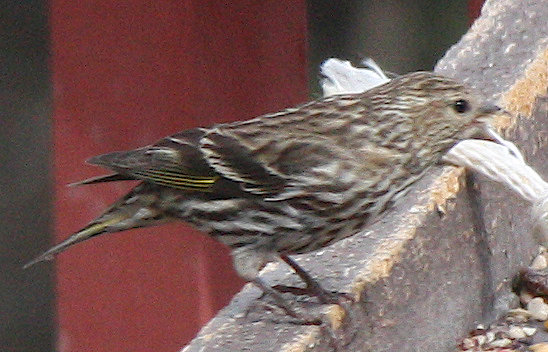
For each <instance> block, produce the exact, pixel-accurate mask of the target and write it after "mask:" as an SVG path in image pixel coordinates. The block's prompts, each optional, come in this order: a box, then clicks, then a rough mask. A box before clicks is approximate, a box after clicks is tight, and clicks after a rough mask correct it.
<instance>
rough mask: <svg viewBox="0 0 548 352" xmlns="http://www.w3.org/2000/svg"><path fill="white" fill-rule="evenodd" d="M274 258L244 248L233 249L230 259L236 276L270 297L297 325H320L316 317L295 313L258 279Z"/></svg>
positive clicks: (273, 290)
mask: <svg viewBox="0 0 548 352" xmlns="http://www.w3.org/2000/svg"><path fill="white" fill-rule="evenodd" d="M273 258H276V256H275V254H273V253H272V252H263V251H257V250H250V249H248V248H246V247H241V248H237V249H234V250H233V251H232V259H233V261H234V268H235V269H236V271H237V272H238V274H239V275H240V276H241V277H242V278H243V279H244V280H247V281H249V282H252V283H253V284H254V285H255V286H257V287H259V288H260V289H261V290H262V291H263V292H264V293H265V294H266V295H267V296H270V297H271V298H272V299H273V300H274V302H275V305H276V306H277V307H279V308H280V309H282V310H283V311H284V312H285V313H286V314H287V315H289V316H290V317H293V318H295V319H297V320H298V323H299V324H303V325H321V324H323V322H322V320H321V319H320V318H318V317H309V316H306V315H305V314H303V313H300V312H297V311H296V310H295V309H294V308H293V307H292V306H291V305H290V304H289V303H288V302H287V300H286V299H285V298H284V297H283V296H282V295H281V293H280V292H278V291H276V290H275V289H273V288H272V287H271V286H269V285H268V284H267V283H266V282H264V281H263V280H262V279H261V278H260V277H259V272H260V270H261V269H262V268H263V267H264V266H265V265H266V263H268V262H270V261H272V259H273Z"/></svg>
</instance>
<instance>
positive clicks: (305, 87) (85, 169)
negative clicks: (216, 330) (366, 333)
mask: <svg viewBox="0 0 548 352" xmlns="http://www.w3.org/2000/svg"><path fill="white" fill-rule="evenodd" d="M481 4H482V0H469V1H467V0H454V1H434V0H431V1H426V0H418V1H392V0H387V1H364V0H362V1H350V0H349V1H327V0H325V1H318V0H310V1H303V0H278V1H251V0H235V1H230V2H228V1H213V0H180V1H171V0H157V1H154V2H151V1H147V0H126V1H115V2H114V1H110V0H81V1H69V0H51V1H39V0H25V1H5V0H1V1H0V123H1V126H2V128H0V147H1V150H2V152H1V153H0V160H1V164H0V165H1V166H2V167H1V168H0V182H1V186H0V195H1V199H2V203H1V207H2V211H1V212H0V228H1V229H2V232H1V235H0V265H1V270H0V319H1V320H0V321H1V322H0V351H6V352H9V351H25V352H29V351H60V352H69V351H70V352H72V351H105V352H106V351H135V352H139V351H162V352H163V351H179V350H180V349H181V348H182V347H183V346H184V345H185V344H186V343H188V342H189V341H190V339H192V337H193V336H194V335H195V334H196V333H197V332H198V330H199V329H200V327H201V326H202V325H203V324H205V323H206V322H207V321H208V320H209V319H211V317H212V316H214V315H215V313H216V311H217V310H218V309H220V308H222V307H223V306H225V305H226V304H227V303H228V302H229V301H230V298H231V297H232V295H233V294H234V293H236V292H237V291H238V290H239V289H240V287H241V285H242V284H243V282H242V280H240V279H239V278H238V277H237V276H236V275H235V273H234V272H233V269H232V266H231V265H232V264H231V260H230V258H229V256H228V253H227V250H226V249H225V248H224V247H222V246H221V245H219V244H217V243H215V242H213V241H212V240H210V239H208V238H207V237H206V236H204V235H201V234H199V233H197V232H196V231H194V230H192V229H191V228H190V227H189V226H187V225H185V224H173V225H167V226H162V227H157V228H148V229H141V230H133V231H128V232H125V233H120V234H113V235H105V236H102V237H99V238H98V239H95V240H92V241H89V242H86V243H84V244H81V245H78V246H76V247H74V248H73V249H71V250H69V251H68V252H66V253H63V254H61V255H60V256H59V258H58V259H57V260H56V261H55V262H50V263H41V264H39V265H36V266H34V267H31V268H30V269H27V270H22V266H23V264H24V263H25V262H27V261H29V260H30V259H32V258H33V257H34V256H36V255H38V254H39V253H40V252H42V251H43V250H45V249H47V248H48V246H49V245H51V244H52V243H53V242H57V241H60V240H62V239H63V238H65V237H66V236H68V235H69V234H70V233H72V232H74V231H76V230H78V229H79V228H81V227H83V226H84V225H85V224H86V223H87V222H89V221H90V220H91V219H92V218H93V217H94V216H96V215H98V214H99V213H100V212H101V210H103V209H104V208H105V207H106V206H108V204H109V203H111V202H113V201H114V200H115V199H116V198H117V197H119V196H121V195H123V194H124V192H126V191H127V190H129V189H130V188H131V187H132V186H134V184H132V183H131V182H121V183H118V184H108V185H107V184H104V185H93V186H87V187H78V188H67V187H66V186H65V185H66V184H68V183H71V182H75V181H78V180H81V179H83V178H87V177H91V176H95V175H98V174H100V173H101V172H102V171H101V170H98V169H96V168H93V167H90V166H87V165H85V164H84V163H83V162H84V160H85V159H87V158H89V157H91V156H93V155H96V154H100V153H105V152H109V151H113V150H121V149H129V148H135V147H139V146H142V145H146V144H150V143H152V142H154V141H155V140H157V139H159V138H161V137H163V136H165V135H168V134H171V133H175V132H177V131H179V130H183V129H186V128H191V127H195V126H200V125H210V124H213V123H220V122H228V121H235V120H242V119H248V118H251V117H254V116H257V115H259V114H263V113H268V112H275V111H277V110H280V109H283V108H285V107H289V106H291V105H295V104H298V103H302V102H305V101H307V100H308V99H310V97H318V96H319V94H320V93H319V92H320V91H319V86H318V84H317V82H318V66H319V64H320V63H321V62H322V61H323V60H325V59H327V58H329V57H339V58H344V59H349V60H352V61H354V62H359V61H360V60H361V59H363V58H364V57H366V56H369V57H372V58H373V59H375V60H376V61H377V63H378V64H379V65H380V66H381V67H382V68H384V69H385V70H388V71H391V72H394V73H405V72H409V71H415V70H430V69H432V67H433V65H434V63H435V62H436V61H437V60H438V59H439V58H441V57H442V55H443V54H444V52H445V51H446V50H447V49H448V48H449V47H450V46H451V45H452V44H453V43H455V42H457V41H458V40H459V38H460V37H461V36H462V34H464V33H465V32H466V30H467V28H468V26H469V25H470V23H471V22H472V21H473V19H474V18H475V17H476V16H477V15H478V14H479V10H480V8H481Z"/></svg>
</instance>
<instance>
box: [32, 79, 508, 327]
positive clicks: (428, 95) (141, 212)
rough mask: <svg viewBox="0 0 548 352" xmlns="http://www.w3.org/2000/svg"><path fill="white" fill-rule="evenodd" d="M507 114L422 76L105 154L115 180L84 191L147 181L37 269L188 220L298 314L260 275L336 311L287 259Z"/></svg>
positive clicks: (324, 242) (369, 215)
mask: <svg viewBox="0 0 548 352" xmlns="http://www.w3.org/2000/svg"><path fill="white" fill-rule="evenodd" d="M498 110H499V108H497V107H496V106H493V105H486V104H483V102H481V101H479V100H478V98H477V96H476V95H474V93H473V92H472V91H471V90H469V89H468V88H467V87H465V86H464V85H462V84H460V83H458V82H456V81H454V80H453V79H450V78H445V77H442V76H438V75H435V74H433V73H429V72H416V73H411V74H407V75H404V76H401V77H398V78H395V79H393V80H392V81H390V82H388V83H386V84H383V85H381V86H379V87H376V88H373V89H371V90H368V91H366V92H364V93H360V94H347V95H338V96H332V97H327V98H323V99H319V100H316V101H312V102H310V103H308V104H304V105H301V106H299V107H296V108H292V109H287V110H285V111H282V112H279V113H276V114H270V115H264V116H260V117H257V118H255V119H252V120H249V121H243V122H236V123H230V124H220V125H216V126H213V127H210V128H196V129H191V130H187V131H183V132H180V133H178V134H175V135H173V136H170V137H166V138H164V139H162V140H160V141H159V142H158V143H156V144H154V145H150V146H147V147H143V148H139V149H136V150H130V151H124V152H114V153H109V154H105V155H100V156H97V157H94V158H92V159H91V160H90V161H89V162H90V163H91V164H94V165H99V166H104V167H106V168H109V169H111V170H113V171H114V173H113V174H110V175H107V176H101V177H97V178H94V179H90V180H85V181H82V182H81V183H80V184H92V183H99V182H110V181H121V180H141V181H142V182H141V183H140V184H139V185H138V186H136V187H135V188H134V189H133V190H131V191H130V192H129V193H128V194H127V195H126V196H124V197H122V198H121V199H120V200H118V201H117V202H116V203H115V204H113V205H112V206H111V207H110V208H109V209H108V210H106V211H105V212H104V213H103V214H102V215H101V216H99V217H98V218H97V219H95V220H94V221H92V222H91V223H90V224H89V225H88V226H86V227H85V228H83V229H82V230H80V231H79V232H77V233H75V234H73V235H72V236H71V237H69V238H68V239H66V240H65V241H63V242H62V243H60V244H58V245H56V246H54V247H52V248H51V249H49V250H48V251H46V252H45V253H44V254H42V255H40V256H39V257H37V258H36V259H34V260H33V261H31V262H30V263H28V264H27V266H30V265H32V264H35V263H37V262H40V261H43V260H47V259H51V258H52V257H53V256H54V255H55V254H57V253H59V252H61V251H63V250H65V249H66V248H68V247H70V246H72V245H73V244H76V243H78V242H82V241H84V240H87V239H89V238H91V237H94V236H97V235H100V234H103V233H110V232H117V231H123V230H127V229H131V228H136V227H143V226H149V225H156V224H158V223H162V222H167V221H173V220H183V221H187V222H189V223H191V224H193V225H195V226H196V227H197V228H198V229H200V230H202V231H204V232H206V233H208V234H209V235H211V236H213V237H214V238H216V239H217V240H219V241H220V242H222V243H224V244H226V245H227V246H229V247H230V248H231V250H232V256H233V260H234V266H235V268H236V270H237V272H238V273H239V274H240V275H241V276H242V277H243V278H244V279H246V280H248V281H251V282H253V283H255V284H256V285H258V286H259V287H261V288H262V289H263V290H264V291H265V292H267V293H270V294H272V295H273V297H274V298H275V299H276V302H277V304H278V305H280V306H281V307H282V308H283V309H285V310H286V311H287V312H288V313H289V314H291V315H294V316H295V315H296V314H295V313H294V312H293V311H292V309H291V308H290V307H289V306H288V305H287V304H286V303H285V302H284V301H283V299H282V298H281V296H280V295H279V293H278V292H277V291H276V290H274V289H273V288H272V287H270V286H269V285H267V284H266V283H265V282H263V281H262V280H261V279H260V278H259V277H257V275H258V272H259V271H260V269H261V268H262V267H264V265H265V264H266V263H268V262H270V261H274V260H277V259H279V258H281V259H282V260H284V261H285V262H286V263H287V264H289V265H290V266H291V267H292V268H293V269H294V270H295V271H296V272H297V274H299V276H300V277H301V278H302V279H303V281H304V282H305V283H306V284H307V288H308V289H309V290H310V291H311V293H312V294H314V295H315V296H317V297H318V298H319V299H320V301H321V302H324V303H326V302H329V301H330V295H329V293H327V292H326V291H324V290H323V289H322V288H321V286H320V285H319V284H318V283H317V282H316V281H314V280H313V279H312V278H311V277H310V276H309V275H308V274H307V273H306V272H305V271H304V270H303V269H301V268H300V267H299V266H298V265H297V264H296V263H295V262H294V261H293V260H292V259H291V258H290V257H288V255H291V254H299V253H306V252H310V251H314V250H317V249H319V248H322V247H325V246H328V245H330V244H332V243H334V242H336V241H339V240H341V239H343V238H346V237H349V236H352V235H354V234H356V233H357V232H359V231H360V230H362V229H363V228H364V227H365V226H366V225H368V224H370V223H371V222H372V221H374V220H377V219H378V218H379V216H380V215H382V214H383V213H384V212H385V210H386V209H388V208H389V207H390V206H391V204H393V203H394V202H395V201H396V200H398V199H399V198H401V197H402V196H403V195H404V194H405V192H406V191H407V190H408V189H409V186H410V185H412V184H413V183H414V182H416V181H417V180H419V179H420V178H421V177H422V176H423V175H424V174H425V173H426V172H427V171H428V170H429V168H431V167H432V166H434V165H435V164H436V163H438V162H440V160H441V158H442V157H443V155H444V154H445V152H446V151H447V150H448V149H450V148H451V147H452V146H453V145H455V144H456V143H457V142H459V141H460V140H463V139H468V138H474V137H480V138H481V137H483V138H489V137H488V133H486V123H487V122H488V121H489V120H490V119H491V118H492V117H493V116H495V114H496V113H497V111H498Z"/></svg>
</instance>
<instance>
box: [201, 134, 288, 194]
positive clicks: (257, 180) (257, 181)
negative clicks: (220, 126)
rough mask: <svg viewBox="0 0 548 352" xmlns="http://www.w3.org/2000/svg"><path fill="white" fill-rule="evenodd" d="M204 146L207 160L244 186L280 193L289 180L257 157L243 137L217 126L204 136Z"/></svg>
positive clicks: (252, 191)
mask: <svg viewBox="0 0 548 352" xmlns="http://www.w3.org/2000/svg"><path fill="white" fill-rule="evenodd" d="M201 150H202V151H203V153H204V155H205V156H206V158H207V162H208V163H209V164H210V165H211V166H212V167H213V168H215V171H217V172H218V173H219V174H221V175H223V176H224V177H226V178H228V179H231V180H233V181H237V182H241V183H242V188H243V189H244V190H246V191H249V192H251V193H254V194H261V195H273V194H278V193H279V192H280V191H281V190H283V188H284V187H285V186H286V180H285V179H284V178H283V177H281V176H280V175H279V174H277V173H276V172H275V171H274V170H270V169H268V168H267V167H266V166H265V164H264V163H262V162H261V161H260V160H258V159H257V158H255V156H254V155H253V154H252V153H251V151H250V150H249V149H248V148H247V147H245V146H244V145H243V144H242V143H240V141H239V140H237V139H236V138H233V137H231V136H227V135H224V134H222V133H221V132H220V131H219V130H213V131H212V132H210V133H208V134H207V135H206V136H205V137H204V138H203V139H202V140H201Z"/></svg>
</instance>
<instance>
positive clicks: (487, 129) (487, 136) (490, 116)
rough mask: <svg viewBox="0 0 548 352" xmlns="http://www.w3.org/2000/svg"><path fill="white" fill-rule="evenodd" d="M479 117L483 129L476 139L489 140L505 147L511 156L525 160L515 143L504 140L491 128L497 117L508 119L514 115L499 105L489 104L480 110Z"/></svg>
mask: <svg viewBox="0 0 548 352" xmlns="http://www.w3.org/2000/svg"><path fill="white" fill-rule="evenodd" d="M479 115H480V116H479V117H478V119H477V121H478V122H480V124H481V127H480V132H479V133H478V135H476V138H479V139H484V140H488V141H491V142H494V143H497V144H500V145H502V146H505V147H506V148H507V149H508V151H509V152H510V154H512V155H514V156H515V157H517V158H519V159H521V160H523V156H522V155H521V153H520V151H519V150H518V148H517V147H516V146H515V145H514V143H512V142H510V141H507V140H506V139H504V138H502V136H501V135H499V134H498V133H497V132H496V131H495V130H494V129H493V127H492V126H491V122H493V120H494V118H495V117H496V116H501V115H503V116H506V117H510V116H512V114H511V113H510V112H508V111H506V110H504V109H502V108H500V107H499V106H497V105H494V104H487V105H484V106H483V107H481V108H480V109H479Z"/></svg>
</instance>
